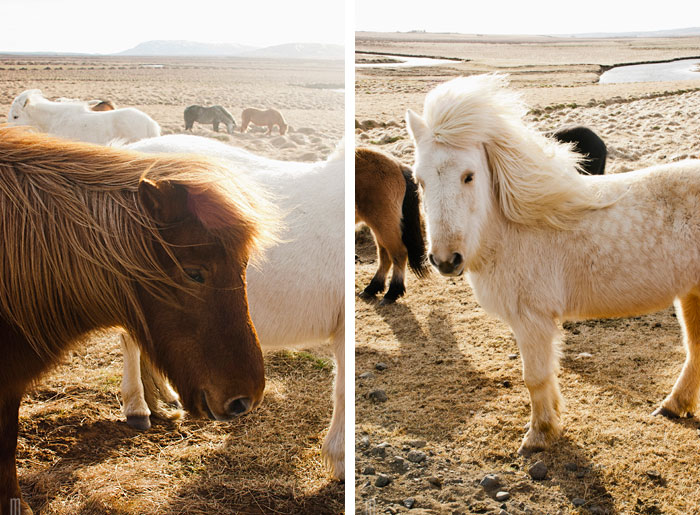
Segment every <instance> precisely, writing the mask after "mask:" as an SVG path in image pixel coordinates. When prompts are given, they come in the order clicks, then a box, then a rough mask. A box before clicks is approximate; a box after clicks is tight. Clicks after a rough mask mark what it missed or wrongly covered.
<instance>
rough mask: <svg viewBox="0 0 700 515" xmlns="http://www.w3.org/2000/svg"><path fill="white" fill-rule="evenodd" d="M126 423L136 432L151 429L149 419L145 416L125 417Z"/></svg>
mask: <svg viewBox="0 0 700 515" xmlns="http://www.w3.org/2000/svg"><path fill="white" fill-rule="evenodd" d="M126 423H127V424H129V426H130V427H132V428H133V429H136V430H137V431H147V430H148V429H151V419H150V417H148V416H146V415H127V417H126Z"/></svg>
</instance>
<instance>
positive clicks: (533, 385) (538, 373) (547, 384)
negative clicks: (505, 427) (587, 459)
mask: <svg viewBox="0 0 700 515" xmlns="http://www.w3.org/2000/svg"><path fill="white" fill-rule="evenodd" d="M511 326H512V328H513V332H514V333H515V339H516V342H517V344H518V348H519V349H520V355H521V356H522V361H523V378H524V380H525V386H527V389H528V391H529V393H530V405H531V406H530V407H531V416H530V428H529V430H528V432H527V434H526V435H525V438H524V439H523V443H522V445H521V446H520V449H518V452H519V453H520V454H528V453H530V452H534V451H538V450H542V449H545V448H547V447H548V446H549V444H550V443H552V441H553V440H554V439H556V437H557V436H558V435H559V433H560V432H561V420H560V417H561V406H562V404H563V402H562V398H561V394H560V393H559V385H558V383H557V372H558V369H559V355H558V350H557V346H556V343H555V340H556V336H557V332H558V331H557V327H556V324H555V323H554V321H553V320H549V319H545V318H537V319H529V320H519V321H518V322H517V323H515V324H511Z"/></svg>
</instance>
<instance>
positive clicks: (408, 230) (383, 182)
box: [355, 148, 429, 305]
mask: <svg viewBox="0 0 700 515" xmlns="http://www.w3.org/2000/svg"><path fill="white" fill-rule="evenodd" d="M419 205H420V199H419V196H418V188H417V186H416V183H415V182H414V180H413V173H412V172H411V169H410V168H409V167H408V166H405V165H403V164H402V163H400V162H399V161H397V160H396V159H394V158H393V157H390V156H388V155H386V154H383V153H381V152H378V151H376V150H372V149H369V148H358V149H357V150H355V223H358V222H364V223H366V224H367V225H368V226H369V228H370V229H371V230H372V234H373V235H374V240H375V242H376V244H377V254H378V255H379V268H378V269H377V272H376V273H375V274H374V277H373V278H372V281H371V282H370V283H369V285H368V286H367V287H366V288H365V289H364V291H363V292H362V293H361V294H360V297H362V298H365V299H368V298H373V297H374V296H375V295H376V294H377V293H379V292H381V291H384V282H385V280H386V275H387V273H388V272H389V268H391V265H392V264H393V265H394V271H393V273H392V275H391V282H390V283H389V290H388V291H387V292H386V295H384V298H383V299H382V301H381V302H380V304H382V305H385V304H392V303H393V302H395V301H396V299H398V298H399V297H401V296H402V295H403V294H404V292H405V291H406V287H405V286H404V276H405V275H406V262H407V261H408V264H409V266H410V267H411V270H413V272H414V273H415V274H416V275H417V276H418V277H424V276H425V275H426V274H428V273H429V268H428V266H427V264H426V262H425V256H426V250H425V241H424V239H423V233H422V231H421V214H420V207H419Z"/></svg>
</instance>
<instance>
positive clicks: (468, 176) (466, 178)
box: [462, 172, 474, 184]
mask: <svg viewBox="0 0 700 515" xmlns="http://www.w3.org/2000/svg"><path fill="white" fill-rule="evenodd" d="M473 178H474V174H473V173H471V172H469V173H467V174H465V175H464V178H463V179H462V182H464V184H469V183H470V182H472V179H473Z"/></svg>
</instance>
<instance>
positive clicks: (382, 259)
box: [360, 239, 391, 299]
mask: <svg viewBox="0 0 700 515" xmlns="http://www.w3.org/2000/svg"><path fill="white" fill-rule="evenodd" d="M375 241H376V239H375ZM377 254H378V256H379V268H377V272H376V273H375V274H374V277H373V278H372V280H371V281H370V283H369V284H368V285H367V288H365V289H364V291H363V292H362V293H360V297H362V298H363V299H371V298H373V297H374V296H375V295H376V294H377V293H379V292H382V291H384V283H385V281H386V274H387V273H388V272H389V268H391V256H389V252H387V250H386V249H385V248H384V247H382V246H381V245H379V243H377Z"/></svg>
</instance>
